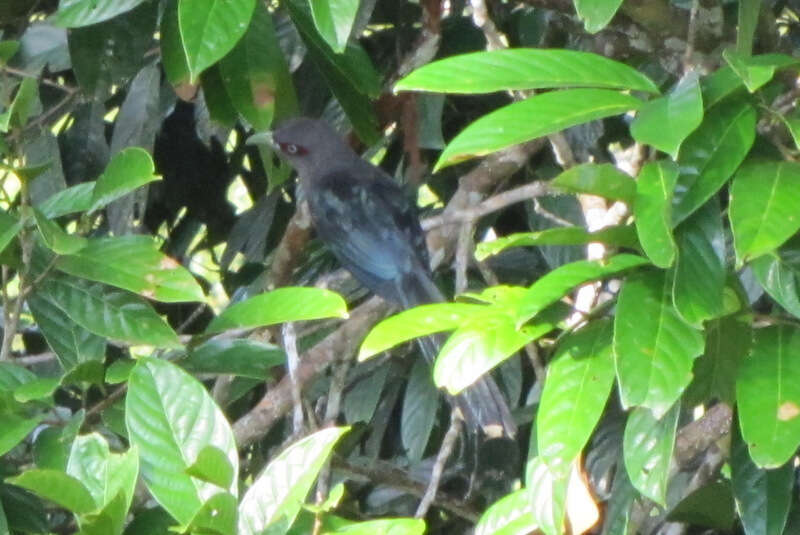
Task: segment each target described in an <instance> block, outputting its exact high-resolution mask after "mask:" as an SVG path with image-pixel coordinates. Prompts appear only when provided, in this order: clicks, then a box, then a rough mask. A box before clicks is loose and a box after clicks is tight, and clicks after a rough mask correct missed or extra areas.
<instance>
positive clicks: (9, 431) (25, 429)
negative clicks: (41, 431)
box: [0, 411, 42, 455]
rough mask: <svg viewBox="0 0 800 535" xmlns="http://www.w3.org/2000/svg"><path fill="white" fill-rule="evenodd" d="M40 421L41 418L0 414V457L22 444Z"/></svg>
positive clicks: (6, 413)
mask: <svg viewBox="0 0 800 535" xmlns="http://www.w3.org/2000/svg"><path fill="white" fill-rule="evenodd" d="M41 421H42V417H41V416H36V417H34V418H23V417H21V416H17V415H16V414H11V413H8V412H5V411H3V412H0V429H2V430H3V432H2V433H0V455H5V454H6V453H8V452H9V451H11V448H13V447H14V446H16V445H17V444H19V443H20V442H22V441H23V440H24V439H25V437H27V436H28V434H29V433H30V432H31V431H33V430H34V429H36V426H37V425H39V422H41Z"/></svg>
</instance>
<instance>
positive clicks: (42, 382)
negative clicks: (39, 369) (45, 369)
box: [14, 377, 61, 403]
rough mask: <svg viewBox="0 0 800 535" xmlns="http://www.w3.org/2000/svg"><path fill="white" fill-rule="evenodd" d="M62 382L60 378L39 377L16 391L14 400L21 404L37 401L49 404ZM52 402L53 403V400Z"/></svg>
mask: <svg viewBox="0 0 800 535" xmlns="http://www.w3.org/2000/svg"><path fill="white" fill-rule="evenodd" d="M60 382H61V381H60V379H59V378H58V377H37V378H36V379H34V380H33V381H29V382H27V383H25V384H23V385H20V386H19V388H17V389H16V390H14V399H16V400H17V401H19V402H20V403H27V402H29V401H37V400H38V401H44V402H47V400H48V399H49V398H51V396H52V395H53V392H55V390H56V388H58V386H59V383H60ZM50 402H51V403H52V400H51V401H50Z"/></svg>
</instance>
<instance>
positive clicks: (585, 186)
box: [550, 163, 636, 206]
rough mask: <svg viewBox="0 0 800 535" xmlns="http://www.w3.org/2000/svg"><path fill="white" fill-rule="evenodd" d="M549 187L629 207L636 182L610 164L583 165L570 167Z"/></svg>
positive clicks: (633, 196) (633, 195)
mask: <svg viewBox="0 0 800 535" xmlns="http://www.w3.org/2000/svg"><path fill="white" fill-rule="evenodd" d="M550 185H551V186H553V187H555V188H558V189H561V190H564V191H566V192H568V193H589V194H591V195H597V196H599V197H605V198H606V199H611V200H615V201H622V202H624V203H625V204H627V205H629V206H631V205H632V204H633V201H634V198H635V197H636V182H634V180H633V179H632V178H631V177H630V176H628V175H626V174H625V173H623V172H622V171H620V170H619V169H617V168H616V167H614V166H613V165H611V164H610V163H601V164H597V163H585V164H581V165H576V166H573V167H570V168H569V169H567V170H566V171H564V172H563V173H561V174H560V175H558V176H557V177H555V178H554V179H553V180H552V181H551V182H550Z"/></svg>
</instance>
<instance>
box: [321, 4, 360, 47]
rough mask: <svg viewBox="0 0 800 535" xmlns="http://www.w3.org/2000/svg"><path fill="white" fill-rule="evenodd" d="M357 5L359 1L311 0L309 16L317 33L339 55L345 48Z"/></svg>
mask: <svg viewBox="0 0 800 535" xmlns="http://www.w3.org/2000/svg"><path fill="white" fill-rule="evenodd" d="M358 4H359V0H311V14H312V15H313V16H314V24H315V25H316V27H317V31H318V32H319V34H320V35H321V36H322V38H323V39H325V41H326V42H327V43H328V45H330V47H331V48H332V49H333V50H334V51H335V52H337V53H339V54H341V53H342V52H344V49H345V47H347V41H348V39H349V38H350V32H351V31H352V29H353V23H354V22H355V19H356V14H357V13H358Z"/></svg>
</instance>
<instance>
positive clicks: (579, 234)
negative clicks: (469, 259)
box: [475, 225, 638, 261]
mask: <svg viewBox="0 0 800 535" xmlns="http://www.w3.org/2000/svg"><path fill="white" fill-rule="evenodd" d="M593 242H598V243H605V244H607V245H611V246H619V247H628V248H635V247H636V246H637V244H638V241H637V239H636V231H635V230H634V228H633V227H632V226H630V225H615V226H611V227H605V228H602V229H600V230H597V231H594V232H589V231H588V230H586V229H585V228H583V227H555V228H551V229H546V230H540V231H539V232H516V233H514V234H511V235H509V236H503V237H502V238H497V239H495V240H492V241H487V242H481V243H479V244H478V246H477V248H476V250H475V258H476V259H478V261H482V260H485V259H486V258H488V257H490V256H492V255H496V254H498V253H501V252H503V251H505V250H506V249H509V248H511V247H535V246H539V245H584V244H587V243H593Z"/></svg>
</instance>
